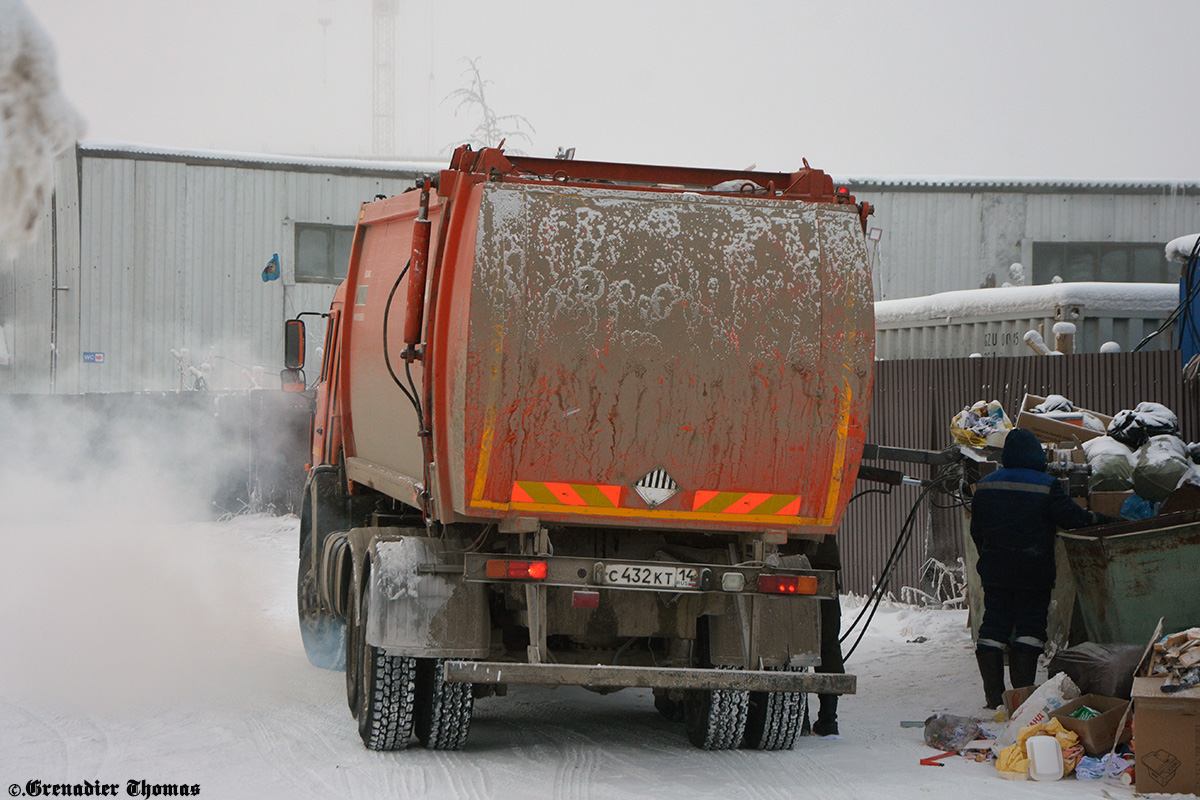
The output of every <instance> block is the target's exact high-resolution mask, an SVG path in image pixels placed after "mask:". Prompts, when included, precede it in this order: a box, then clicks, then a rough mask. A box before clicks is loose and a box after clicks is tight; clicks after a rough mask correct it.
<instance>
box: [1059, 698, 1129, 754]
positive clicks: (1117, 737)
mask: <svg viewBox="0 0 1200 800" xmlns="http://www.w3.org/2000/svg"><path fill="white" fill-rule="evenodd" d="M1083 706H1087V707H1088V708H1090V709H1092V710H1093V711H1099V712H1100V716H1098V717H1092V718H1091V719H1072V718H1071V714H1073V713H1075V711H1076V710H1077V709H1079V708H1082V707H1083ZM1128 709H1129V701H1128V700H1121V699H1120V698H1117V697H1105V696H1104V695H1102V694H1085V695H1084V696H1083V697H1077V698H1075V699H1074V700H1072V701H1071V702H1069V703H1067V704H1066V705H1064V706H1063V707H1062V708H1059V709H1058V710H1056V711H1051V712H1050V717H1051V719H1057V720H1058V721H1059V724H1061V725H1062V726H1063V727H1064V728H1066V729H1067V730H1069V731H1074V732H1075V733H1077V734H1079V743H1080V744H1081V745H1083V750H1084V752H1086V753H1087V754H1088V755H1089V756H1093V757H1097V756H1102V755H1104V754H1105V753H1107V752H1108V751H1109V750H1111V749H1112V746H1113V743H1114V742H1128V741H1129V739H1130V738H1131V737H1132V735H1133V732H1132V731H1130V730H1129V726H1128V725H1126V724H1124V723H1125V722H1127V720H1126V718H1125V712H1126V711H1127V710H1128Z"/></svg>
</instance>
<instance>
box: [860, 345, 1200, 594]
mask: <svg viewBox="0 0 1200 800" xmlns="http://www.w3.org/2000/svg"><path fill="white" fill-rule="evenodd" d="M1027 392H1028V393H1032V394H1037V395H1046V394H1061V395H1065V396H1066V397H1068V398H1069V399H1070V400H1071V401H1072V402H1074V403H1075V404H1076V405H1077V406H1082V407H1084V408H1087V409H1091V410H1093V411H1099V412H1102V413H1104V414H1110V415H1111V414H1115V413H1116V412H1118V411H1120V410H1121V409H1124V408H1133V407H1134V406H1135V405H1137V404H1138V403H1140V402H1142V401H1153V402H1157V403H1162V404H1164V405H1166V406H1167V407H1168V408H1170V409H1172V410H1173V411H1175V413H1176V414H1178V415H1179V424H1180V427H1181V429H1182V434H1183V437H1184V439H1186V440H1187V441H1195V440H1196V439H1197V438H1200V382H1192V383H1185V382H1184V381H1183V375H1182V367H1181V364H1180V358H1179V352H1178V351H1164V352H1143V353H1115V354H1092V355H1074V356H1063V357H1040V356H1029V357H1019V358H952V359H923V360H913V361H877V362H875V396H874V400H873V402H872V406H871V422H870V425H869V427H868V432H867V441H869V442H871V443H873V444H880V445H888V446H891V447H910V448H919V449H924V450H942V449H944V448H946V447H949V446H950V445H951V444H952V442H951V439H950V420H951V418H952V417H953V416H954V415H955V414H956V413H958V412H959V411H960V410H961V409H962V408H963V407H964V406H967V405H970V404H972V403H974V402H976V401H977V400H999V401H1000V402H1001V403H1002V404H1003V405H1004V409H1005V410H1006V411H1007V412H1008V413H1009V416H1010V417H1012V418H1013V422H1016V412H1017V409H1019V408H1020V406H1021V401H1022V399H1023V398H1024V396H1025V394H1026V393H1027ZM877 465H878V466H884V467H888V468H892V469H898V470H902V471H904V472H906V474H909V475H916V476H921V477H931V476H932V473H930V472H928V471H927V469H926V468H924V467H920V466H918V465H912V464H907V465H906V464H894V463H887V462H877ZM877 486H880V484H871V483H866V482H860V484H859V486H858V488H859V490H860V491H861V490H863V489H869V488H872V487H877ZM918 495H919V489H917V488H916V487H912V486H902V487H898V488H897V489H895V490H894V491H893V492H892V493H891V494H890V495H884V494H867V495H864V496H863V497H861V498H860V499H858V500H856V501H854V503H853V504H851V506H850V508H849V509H848V510H847V512H846V517H845V519H844V521H843V522H842V529H841V534H840V536H841V538H840V545H841V553H842V583H843V587H844V589H845V590H846V591H851V592H858V593H863V592H869V591H870V590H871V587H872V586H873V585H874V583H875V580H876V578H877V577H878V575H879V574H880V573H881V571H882V569H883V566H884V564H885V563H886V561H887V558H888V554H889V552H890V551H891V549H892V547H893V545H894V544H895V542H896V540H897V537H898V535H899V533H900V529H901V526H902V525H903V522H904V518H905V516H906V515H907V514H908V513H909V510H910V509H911V507H912V505H913V503H914V502H915V501H916V499H917V496H918ZM948 502H949V498H948V497H947V496H945V495H935V496H934V503H938V504H943V505H944V504H946V503H948ZM918 513H919V515H920V518H919V519H918V520H917V521H916V523H915V528H916V530H915V531H914V533H913V538H912V540H911V542H910V544H909V546H908V547H907V549H906V550H905V551H904V553H903V555H902V556H901V558H900V561H899V564H898V566H897V568H896V572H895V574H894V576H893V577H892V580H891V582H890V589H891V591H892V592H894V593H895V594H897V595H899V594H900V590H901V588H902V587H905V586H912V587H921V586H922V585H923V582H924V580H923V579H925V577H926V576H924V575H923V572H924V567H925V564H926V562H927V559H929V558H937V559H939V560H941V561H942V562H943V563H948V564H954V562H955V559H957V558H959V557H961V556H962V554H963V549H962V518H961V512H960V510H959V509H958V508H938V507H937V506H936V505H933V504H929V503H926V504H925V505H924V506H923V507H922V508H921V510H920V511H919V512H918Z"/></svg>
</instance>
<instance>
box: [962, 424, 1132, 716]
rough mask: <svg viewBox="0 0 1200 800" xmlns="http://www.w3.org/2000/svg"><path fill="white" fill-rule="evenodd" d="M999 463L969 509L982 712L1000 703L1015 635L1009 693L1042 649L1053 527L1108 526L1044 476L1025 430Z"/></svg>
mask: <svg viewBox="0 0 1200 800" xmlns="http://www.w3.org/2000/svg"><path fill="white" fill-rule="evenodd" d="M1000 462H1001V465H1002V467H1003V468H1002V469H999V470H997V471H995V472H993V473H992V474H990V475H988V476H986V477H984V478H983V479H982V480H981V481H979V483H978V484H976V486H975V496H974V499H973V500H972V503H971V538H972V539H973V540H974V541H975V547H976V548H977V549H978V551H979V563H978V567H977V569H978V571H979V578H980V580H981V581H982V583H983V606H984V609H983V623H982V624H981V625H980V626H979V640H978V641H977V642H976V647H975V658H976V660H977V661H978V662H979V674H980V676H981V677H982V678H983V693H984V696H985V697H986V699H987V703H986V707H987V708H996V707H997V706H999V705H1000V703H1001V700H1002V698H1001V695H1002V694H1003V693H1004V649H1005V647H1006V646H1007V645H1008V643H1009V640H1010V637H1012V636H1013V634H1014V633H1015V634H1016V636H1015V638H1014V639H1012V647H1011V648H1010V649H1009V653H1008V676H1009V679H1010V680H1011V681H1012V685H1013V688H1018V687H1022V686H1032V685H1033V684H1034V680H1035V676H1036V674H1037V662H1038V656H1039V655H1041V653H1042V650H1043V648H1044V647H1045V645H1046V617H1047V614H1048V612H1049V608H1050V592H1051V590H1052V589H1053V588H1054V575H1055V567H1054V538H1055V535H1056V533H1057V530H1058V528H1083V527H1086V526H1088V525H1098V524H1100V523H1103V522H1111V521H1112V518H1111V517H1107V516H1105V515H1103V514H1097V513H1095V512H1093V511H1086V510H1084V509H1083V508H1081V507H1080V506H1079V505H1077V504H1076V503H1075V502H1074V501H1073V500H1072V499H1071V498H1070V497H1068V496H1067V493H1066V492H1064V491H1063V489H1062V486H1060V485H1059V482H1058V480H1057V479H1055V478H1054V477H1053V476H1051V475H1049V474H1047V473H1046V452H1045V450H1043V449H1042V445H1041V444H1040V443H1039V442H1038V440H1037V438H1036V437H1035V436H1034V435H1033V434H1032V433H1030V432H1029V431H1027V430H1023V429H1021V428H1017V429H1015V430H1013V431H1012V432H1010V433H1009V434H1008V438H1007V439H1006V440H1005V442H1004V453H1003V455H1002V456H1001V457H1000Z"/></svg>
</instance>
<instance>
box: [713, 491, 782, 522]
mask: <svg viewBox="0 0 1200 800" xmlns="http://www.w3.org/2000/svg"><path fill="white" fill-rule="evenodd" d="M692 510H693V511H698V512H700V513H705V514H754V515H756V516H765V515H770V516H780V517H794V516H796V513H797V512H798V511H799V510H800V495H798V494H768V493H766V492H714V491H707V490H701V491H698V492H696V494H695V497H694V498H693V500H692Z"/></svg>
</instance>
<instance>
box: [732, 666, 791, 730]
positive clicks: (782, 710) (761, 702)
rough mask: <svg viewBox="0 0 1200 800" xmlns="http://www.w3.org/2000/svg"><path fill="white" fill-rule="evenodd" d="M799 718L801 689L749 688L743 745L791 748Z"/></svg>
mask: <svg viewBox="0 0 1200 800" xmlns="http://www.w3.org/2000/svg"><path fill="white" fill-rule="evenodd" d="M789 671H792V672H799V671H801V670H800V669H795V668H793V669H790V670H789ZM803 718H804V694H803V693H802V692H753V693H752V694H751V695H750V710H749V713H748V715H747V723H746V739H745V741H744V742H743V745H744V746H745V747H748V748H753V749H756V750H791V749H792V748H794V747H795V746H796V737H797V736H798V735H799V734H800V724H801V722H802V720H803Z"/></svg>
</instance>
